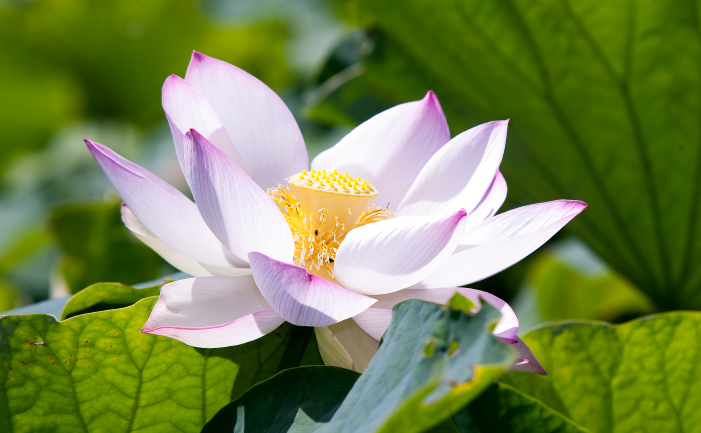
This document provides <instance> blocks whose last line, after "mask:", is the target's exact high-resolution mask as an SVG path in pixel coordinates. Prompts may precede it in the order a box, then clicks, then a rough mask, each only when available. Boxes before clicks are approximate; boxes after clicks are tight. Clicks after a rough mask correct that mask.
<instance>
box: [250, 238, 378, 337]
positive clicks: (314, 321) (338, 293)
mask: <svg viewBox="0 0 701 433" xmlns="http://www.w3.org/2000/svg"><path fill="white" fill-rule="evenodd" d="M248 258H249V261H250V263H251V269H253V278H254V279H255V281H256V284H257V285H258V288H259V289H260V291H261V293H262V294H263V296H264V297H265V299H267V300H268V302H269V303H270V305H271V306H272V307H273V308H274V309H275V311H276V312H277V313H278V314H279V315H280V316H282V317H284V318H285V320H287V321H288V322H290V323H292V324H293V325H298V326H328V325H331V324H333V323H337V322H340V321H341V320H345V319H348V318H350V317H353V316H354V315H356V314H358V313H360V312H361V311H363V310H366V309H367V308H369V307H370V306H371V305H372V304H374V303H375V300H374V299H372V298H369V297H367V296H363V295H359V294H358V293H355V292H351V291H350V290H347V289H344V288H343V287H341V286H339V285H337V284H334V283H332V282H330V281H327V280H325V279H323V278H320V277H317V276H316V275H312V274H310V273H309V272H307V270H306V269H304V268H302V267H300V266H296V265H291V264H289V263H283V262H280V261H277V260H274V259H271V258H270V257H267V256H265V255H264V254H261V253H255V252H253V253H250V254H249V256H248Z"/></svg>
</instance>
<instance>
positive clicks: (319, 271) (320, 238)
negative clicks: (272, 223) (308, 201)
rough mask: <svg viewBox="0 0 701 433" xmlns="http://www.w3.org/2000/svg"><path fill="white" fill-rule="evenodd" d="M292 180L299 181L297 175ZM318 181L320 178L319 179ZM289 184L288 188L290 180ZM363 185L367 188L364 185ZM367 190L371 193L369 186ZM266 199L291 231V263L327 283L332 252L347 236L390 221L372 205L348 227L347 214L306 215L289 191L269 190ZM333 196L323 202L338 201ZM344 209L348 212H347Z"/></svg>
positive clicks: (319, 211)
mask: <svg viewBox="0 0 701 433" xmlns="http://www.w3.org/2000/svg"><path fill="white" fill-rule="evenodd" d="M316 173H319V172H316ZM295 176H296V178H298V179H299V175H295ZM319 177H320V178H322V176H319ZM301 180H304V179H301ZM289 181H290V184H292V177H291V178H290V179H289ZM315 181H316V179H315ZM320 181H321V179H320V180H319V182H320ZM357 182H358V184H359V185H362V184H363V181H362V180H357ZM339 183H340V182H339ZM365 183H366V184H367V185H369V184H368V183H367V182H365ZM337 188H338V187H337ZM315 189H316V188H315ZM369 189H372V186H370V187H369ZM349 191H350V190H349ZM306 192H308V191H306ZM320 192H321V191H320ZM373 192H374V194H373V195H374V196H376V195H377V193H376V192H375V191H374V189H373ZM350 194H354V193H350ZM268 195H269V196H270V197H271V198H272V199H273V201H275V203H277V205H278V206H279V208H280V211H281V212H282V214H283V215H284V216H285V219H286V220H287V224H289V226H290V229H291V230H292V234H293V236H294V242H295V255H294V263H295V264H297V265H299V266H304V267H305V268H307V269H309V272H311V273H313V274H315V275H317V276H320V277H322V278H326V279H330V280H333V267H334V265H333V263H334V260H335V258H336V252H337V251H338V248H339V247H340V246H341V242H343V240H344V239H345V237H346V235H347V234H348V232H350V231H351V230H353V229H354V228H357V227H361V226H364V225H366V224H370V223H373V222H376V221H381V220H385V219H388V218H392V214H391V212H390V211H389V210H388V209H379V208H377V207H375V206H374V205H372V206H370V207H367V206H366V207H365V209H363V211H362V213H360V215H359V216H358V217H355V218H354V220H353V223H351V224H349V223H346V222H344V220H346V219H347V218H348V217H349V215H348V214H344V215H334V214H333V213H332V212H330V211H329V209H327V208H325V207H321V208H317V209H314V210H315V211H313V212H309V213H307V211H305V209H304V208H303V206H302V204H301V203H300V201H298V200H297V197H296V196H295V195H294V194H293V193H292V191H290V190H289V189H287V188H285V187H284V186H282V185H279V186H278V188H271V189H269V190H268ZM337 195H338V194H334V195H333V196H329V197H327V198H328V199H329V200H330V201H331V202H333V201H334V198H341V197H336V196H337ZM331 204H334V203H331ZM336 204H337V203H336ZM336 207H337V206H336ZM347 209H348V210H349V212H350V208H347Z"/></svg>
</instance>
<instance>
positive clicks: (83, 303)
mask: <svg viewBox="0 0 701 433" xmlns="http://www.w3.org/2000/svg"><path fill="white" fill-rule="evenodd" d="M161 286H162V284H158V285H155V286H151V287H144V288H141V289H137V288H134V287H130V286H126V285H124V284H120V283H97V284H93V285H92V286H88V287H86V288H85V289H83V290H81V291H80V292H78V293H76V294H75V295H73V296H71V298H70V299H69V300H68V302H66V305H65V306H64V307H63V311H62V312H61V320H64V319H67V318H69V317H73V316H77V315H79V314H86V313H93V312H96V311H104V310H114V309H117V308H124V307H128V306H130V305H133V304H135V303H137V302H139V301H140V300H142V299H144V298H148V297H151V296H158V294H159V293H160V292H161Z"/></svg>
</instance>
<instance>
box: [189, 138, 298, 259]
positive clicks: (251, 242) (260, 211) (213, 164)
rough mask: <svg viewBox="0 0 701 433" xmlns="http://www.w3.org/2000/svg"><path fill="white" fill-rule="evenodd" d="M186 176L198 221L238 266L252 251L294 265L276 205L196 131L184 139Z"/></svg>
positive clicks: (291, 244)
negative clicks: (210, 231) (202, 221)
mask: <svg viewBox="0 0 701 433" xmlns="http://www.w3.org/2000/svg"><path fill="white" fill-rule="evenodd" d="M184 172H185V178H186V179H187V182H188V184H189V185H190V189H191V190H192V195H193V196H194V197H195V202H196V203H197V207H198V208H199V210H200V213H201V214H202V218H204V220H205V222H206V223H207V225H208V226H209V228H210V229H211V230H212V232H213V233H214V235H215V236H216V237H217V238H218V239H219V240H220V241H221V243H222V244H224V245H225V246H226V247H227V248H228V249H229V250H230V251H231V252H232V253H233V254H235V255H236V256H237V257H239V258H240V259H242V260H248V253H250V252H251V251H258V252H261V253H264V254H266V255H268V256H270V257H273V258H275V259H277V260H283V261H288V260H291V259H292V255H293V253H294V241H293V239H292V232H291V231H290V227H289V225H287V222H286V221H285V217H284V216H283V215H282V213H281V212H280V210H279V209H278V207H277V205H276V204H275V202H273V201H272V200H271V199H270V197H268V195H267V194H266V193H265V192H263V190H262V189H260V187H259V186H258V185H257V184H256V183H255V182H253V180H251V178H250V177H248V175H247V174H246V173H244V172H243V170H241V168H239V167H238V166H237V165H236V164H235V163H234V162H233V161H232V160H231V159H229V158H228V157H227V156H226V155H225V154H224V153H223V152H222V151H221V150H219V149H217V148H216V147H215V146H214V145H212V144H211V143H210V142H209V141H207V139H206V138H204V137H203V136H202V135H200V134H199V133H198V132H197V131H195V130H190V131H188V133H187V134H186V135H185V170H184Z"/></svg>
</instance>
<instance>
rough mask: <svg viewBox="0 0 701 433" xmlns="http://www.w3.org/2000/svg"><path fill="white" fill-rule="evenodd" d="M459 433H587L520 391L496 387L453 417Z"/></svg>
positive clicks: (499, 385) (503, 386) (501, 385)
mask: <svg viewBox="0 0 701 433" xmlns="http://www.w3.org/2000/svg"><path fill="white" fill-rule="evenodd" d="M453 421H454V422H455V424H456V426H457V428H458V430H459V431H460V433H503V432H509V433H585V432H589V430H587V429H585V428H583V427H582V426H580V425H578V424H577V423H575V422H574V421H572V420H571V419H569V418H567V417H566V416H564V415H562V414H561V413H559V412H556V411H554V410H552V409H550V408H549V407H547V406H545V405H544V404H543V403H541V402H540V401H538V400H536V399H535V398H533V397H531V396H529V395H526V394H524V393H522V392H520V391H519V390H517V389H515V388H513V387H511V386H509V385H506V384H504V383H497V384H494V385H492V386H490V387H489V389H487V390H486V391H485V392H483V393H482V394H481V395H480V396H479V397H477V398H476V399H475V400H474V401H473V402H472V403H470V404H469V405H468V406H467V407H466V408H464V409H463V410H461V411H460V412H459V413H457V414H456V415H455V416H453Z"/></svg>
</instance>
